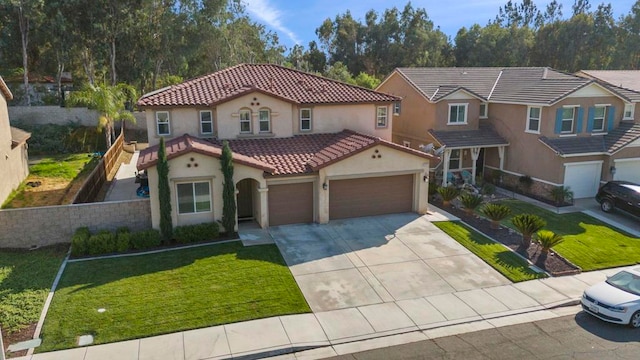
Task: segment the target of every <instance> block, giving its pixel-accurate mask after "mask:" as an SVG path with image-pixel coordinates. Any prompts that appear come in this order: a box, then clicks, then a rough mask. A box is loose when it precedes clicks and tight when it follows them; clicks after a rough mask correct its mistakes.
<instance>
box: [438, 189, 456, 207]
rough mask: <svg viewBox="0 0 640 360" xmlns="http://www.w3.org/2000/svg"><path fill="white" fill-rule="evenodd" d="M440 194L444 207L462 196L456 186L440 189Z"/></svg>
mask: <svg viewBox="0 0 640 360" xmlns="http://www.w3.org/2000/svg"><path fill="white" fill-rule="evenodd" d="M438 194H440V196H441V197H442V202H443V203H444V205H448V204H449V202H451V200H453V199H455V198H457V197H458V195H460V190H459V189H458V188H456V187H455V186H447V187H439V188H438Z"/></svg>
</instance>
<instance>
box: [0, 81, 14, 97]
mask: <svg viewBox="0 0 640 360" xmlns="http://www.w3.org/2000/svg"><path fill="white" fill-rule="evenodd" d="M0 92H1V93H2V94H3V95H4V98H5V99H7V101H10V100H13V94H12V93H11V90H9V88H8V87H7V83H5V82H4V79H3V78H2V76H0Z"/></svg>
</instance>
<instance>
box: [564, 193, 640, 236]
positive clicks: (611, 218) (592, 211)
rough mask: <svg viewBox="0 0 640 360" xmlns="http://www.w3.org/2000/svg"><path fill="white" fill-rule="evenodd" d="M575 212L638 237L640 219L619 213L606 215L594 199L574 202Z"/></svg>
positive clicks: (639, 233) (639, 234) (614, 212)
mask: <svg viewBox="0 0 640 360" xmlns="http://www.w3.org/2000/svg"><path fill="white" fill-rule="evenodd" d="M575 207H576V208H577V210H579V211H582V212H584V213H585V214H587V215H590V216H592V217H594V218H596V219H599V220H601V221H603V222H605V223H607V224H610V225H612V226H614V227H617V228H618V229H622V230H624V231H626V232H628V233H629V234H631V235H634V236H638V237H640V218H637V217H633V216H631V215H629V214H623V213H621V212H619V211H613V212H610V213H606V212H604V211H602V210H600V204H598V202H597V201H596V200H595V199H579V200H576V201H575Z"/></svg>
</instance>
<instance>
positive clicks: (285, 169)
mask: <svg viewBox="0 0 640 360" xmlns="http://www.w3.org/2000/svg"><path fill="white" fill-rule="evenodd" d="M187 142H191V143H192V144H198V145H197V146H193V145H192V146H191V147H190V148H188V147H187ZM166 145H167V157H168V158H173V157H176V156H179V155H182V154H185V153H187V152H188V151H197V152H200V153H202V154H205V155H210V156H214V157H219V154H220V152H221V147H222V141H220V140H211V141H207V140H202V139H196V138H193V137H191V136H189V135H183V136H181V137H179V138H175V139H172V140H170V141H167V144H166ZM375 145H383V146H387V147H391V148H394V149H396V150H400V151H403V152H407V153H410V154H412V155H416V156H420V157H423V158H425V159H430V160H435V159H437V158H436V157H434V156H433V155H430V154H427V153H423V152H421V151H417V150H413V149H409V148H407V147H404V146H400V145H398V144H394V143H392V142H389V141H386V140H382V139H380V138H378V137H374V136H369V135H364V134H360V133H356V132H354V131H351V130H344V131H341V132H339V133H335V134H310V135H296V136H293V137H288V138H266V139H232V140H229V146H230V147H231V150H232V151H233V153H234V161H237V162H239V163H243V164H245V165H247V166H252V167H256V168H259V169H262V170H264V171H265V172H266V173H267V174H269V175H274V176H284V175H303V174H311V173H314V172H315V171H318V170H319V169H321V168H323V167H325V166H329V165H331V164H333V163H335V162H338V161H340V160H343V159H345V158H348V157H350V156H353V155H355V154H357V153H359V152H361V151H364V150H366V149H369V148H371V147H373V146H375ZM200 149H206V151H202V150H200ZM157 151H158V147H157V146H154V147H150V148H148V149H145V150H143V151H141V152H140V157H139V159H138V169H139V170H143V169H146V168H149V167H151V166H153V165H155V164H156V163H157V157H158V154H157ZM169 154H171V156H170V155H169ZM240 160H242V161H240Z"/></svg>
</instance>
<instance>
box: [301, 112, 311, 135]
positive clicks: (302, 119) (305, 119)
mask: <svg viewBox="0 0 640 360" xmlns="http://www.w3.org/2000/svg"><path fill="white" fill-rule="evenodd" d="M307 110H308V111H309V117H308V118H303V117H302V112H303V111H307ZM298 115H299V119H300V131H301V132H302V131H304V132H306V131H311V130H312V129H313V125H312V119H313V114H312V110H311V108H301V109H300V111H299V112H298ZM307 120H308V121H309V128H308V129H305V128H303V126H302V124H303V121H307Z"/></svg>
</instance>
